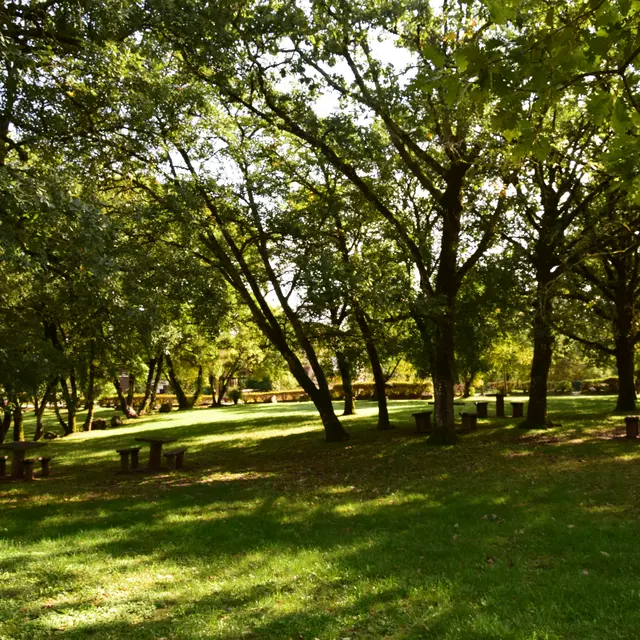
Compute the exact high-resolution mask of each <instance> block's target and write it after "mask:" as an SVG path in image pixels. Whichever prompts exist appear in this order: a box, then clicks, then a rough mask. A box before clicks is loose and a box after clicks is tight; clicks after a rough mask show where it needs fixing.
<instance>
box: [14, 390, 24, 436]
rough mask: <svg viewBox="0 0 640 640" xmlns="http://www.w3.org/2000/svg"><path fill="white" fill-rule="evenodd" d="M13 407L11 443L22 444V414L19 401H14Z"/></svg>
mask: <svg viewBox="0 0 640 640" xmlns="http://www.w3.org/2000/svg"><path fill="white" fill-rule="evenodd" d="M14 402H15V407H14V409H13V441H14V442H24V414H23V413H22V407H21V406H20V400H19V399H18V398H16V399H15V401H14Z"/></svg>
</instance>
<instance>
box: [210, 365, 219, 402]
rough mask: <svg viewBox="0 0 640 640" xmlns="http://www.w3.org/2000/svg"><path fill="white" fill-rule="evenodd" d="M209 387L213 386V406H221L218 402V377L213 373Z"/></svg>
mask: <svg viewBox="0 0 640 640" xmlns="http://www.w3.org/2000/svg"><path fill="white" fill-rule="evenodd" d="M209 387H210V388H211V406H212V407H219V406H220V403H219V402H218V386H217V381H216V377H215V376H214V375H213V373H210V374H209Z"/></svg>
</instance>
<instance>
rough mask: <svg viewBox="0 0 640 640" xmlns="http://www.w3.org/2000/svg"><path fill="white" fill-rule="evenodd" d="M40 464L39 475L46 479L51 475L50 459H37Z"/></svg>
mask: <svg viewBox="0 0 640 640" xmlns="http://www.w3.org/2000/svg"><path fill="white" fill-rule="evenodd" d="M38 461H39V462H40V470H41V471H40V475H41V477H43V478H48V477H49V476H50V475H51V457H48V458H38Z"/></svg>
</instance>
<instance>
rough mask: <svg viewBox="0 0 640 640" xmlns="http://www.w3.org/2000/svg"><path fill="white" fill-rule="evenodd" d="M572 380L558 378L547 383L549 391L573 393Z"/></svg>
mask: <svg viewBox="0 0 640 640" xmlns="http://www.w3.org/2000/svg"><path fill="white" fill-rule="evenodd" d="M572 388H573V387H572V385H571V380H556V381H553V382H549V383H548V384H547V391H549V392H551V393H571V390H572Z"/></svg>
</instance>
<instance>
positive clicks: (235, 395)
mask: <svg viewBox="0 0 640 640" xmlns="http://www.w3.org/2000/svg"><path fill="white" fill-rule="evenodd" d="M227 396H228V397H229V399H230V400H232V401H233V404H238V400H240V398H242V391H240V389H237V388H234V389H231V390H230V391H229V392H228V393H227Z"/></svg>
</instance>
